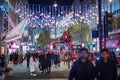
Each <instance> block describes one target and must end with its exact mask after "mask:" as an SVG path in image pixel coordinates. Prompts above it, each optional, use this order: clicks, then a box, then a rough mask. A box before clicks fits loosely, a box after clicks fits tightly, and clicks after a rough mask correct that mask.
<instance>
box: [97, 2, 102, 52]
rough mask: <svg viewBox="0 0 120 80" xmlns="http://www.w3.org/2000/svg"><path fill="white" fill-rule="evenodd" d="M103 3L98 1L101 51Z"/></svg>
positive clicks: (100, 48)
mask: <svg viewBox="0 0 120 80" xmlns="http://www.w3.org/2000/svg"><path fill="white" fill-rule="evenodd" d="M101 18H102V1H101V0H98V19H99V20H98V31H99V51H100V53H101V51H102V19H101Z"/></svg>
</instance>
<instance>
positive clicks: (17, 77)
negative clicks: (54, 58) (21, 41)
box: [7, 61, 72, 80]
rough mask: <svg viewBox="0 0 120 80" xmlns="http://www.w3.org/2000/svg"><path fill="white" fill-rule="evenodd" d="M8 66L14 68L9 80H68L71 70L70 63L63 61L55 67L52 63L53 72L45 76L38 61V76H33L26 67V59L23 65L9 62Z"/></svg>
mask: <svg viewBox="0 0 120 80" xmlns="http://www.w3.org/2000/svg"><path fill="white" fill-rule="evenodd" d="M71 64H72V63H71ZM8 66H9V67H12V68H13V72H10V73H8V75H7V80H68V76H69V71H70V69H68V65H64V64H63V62H61V63H60V67H56V68H55V65H52V67H51V73H50V74H49V73H48V74H46V75H45V76H43V75H42V74H41V73H40V70H39V69H38V63H36V74H37V76H35V77H33V76H31V75H30V71H29V69H27V67H26V61H24V62H23V64H21V65H13V64H9V65H8Z"/></svg>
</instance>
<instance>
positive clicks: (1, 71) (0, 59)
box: [0, 54, 7, 80]
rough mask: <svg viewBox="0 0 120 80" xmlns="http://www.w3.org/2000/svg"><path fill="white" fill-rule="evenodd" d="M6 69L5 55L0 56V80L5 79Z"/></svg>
mask: <svg viewBox="0 0 120 80" xmlns="http://www.w3.org/2000/svg"><path fill="white" fill-rule="evenodd" d="M6 68H7V64H6V60H5V54H0V80H4V79H5V73H6Z"/></svg>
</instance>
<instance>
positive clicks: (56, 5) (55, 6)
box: [53, 1, 58, 38]
mask: <svg viewBox="0 0 120 80" xmlns="http://www.w3.org/2000/svg"><path fill="white" fill-rule="evenodd" d="M53 6H54V8H55V38H56V35H57V34H56V27H57V24H56V20H57V7H58V4H57V3H56V1H55V2H54V5H53Z"/></svg>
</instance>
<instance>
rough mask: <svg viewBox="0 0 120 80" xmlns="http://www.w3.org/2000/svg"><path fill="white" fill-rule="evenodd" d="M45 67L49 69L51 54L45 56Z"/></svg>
mask: <svg viewBox="0 0 120 80" xmlns="http://www.w3.org/2000/svg"><path fill="white" fill-rule="evenodd" d="M46 63H47V67H51V54H47V55H46Z"/></svg>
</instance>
